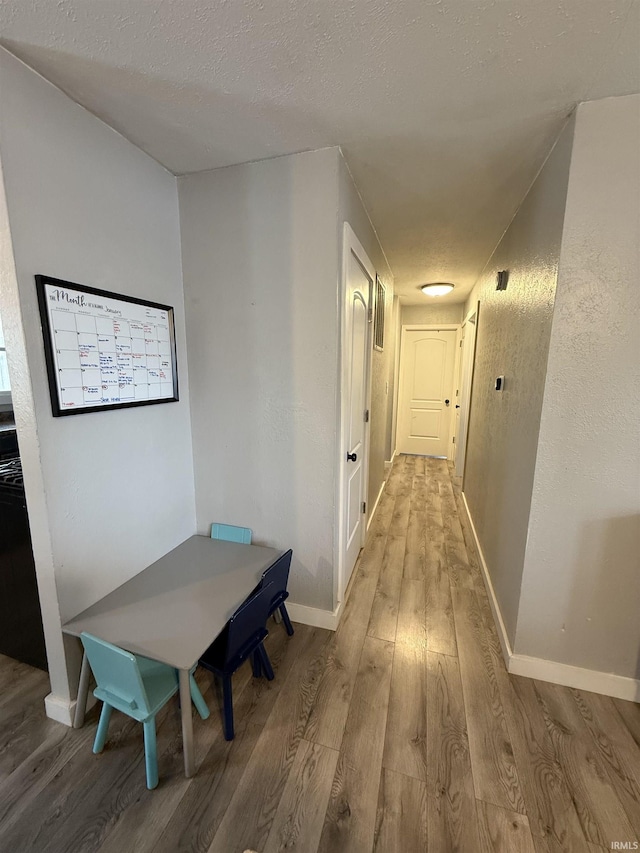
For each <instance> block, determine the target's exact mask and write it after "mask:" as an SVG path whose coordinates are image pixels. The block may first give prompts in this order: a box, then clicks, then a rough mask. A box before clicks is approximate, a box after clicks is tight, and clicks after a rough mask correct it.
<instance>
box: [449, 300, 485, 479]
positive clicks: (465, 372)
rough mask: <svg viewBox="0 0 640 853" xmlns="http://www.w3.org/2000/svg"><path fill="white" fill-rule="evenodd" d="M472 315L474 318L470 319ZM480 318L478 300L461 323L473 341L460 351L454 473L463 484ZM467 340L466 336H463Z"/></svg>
mask: <svg viewBox="0 0 640 853" xmlns="http://www.w3.org/2000/svg"><path fill="white" fill-rule="evenodd" d="M472 317H475V320H473V321H472ZM479 319H480V301H478V302H476V304H475V305H474V307H473V308H472V309H471V310H470V311H468V312H467V314H466V316H465V318H464V320H463V322H462V325H463V326H466V325H467V323H468V324H469V325H470V326H472V327H473V342H472V344H471V347H470V348H469V349H468V348H467V347H466V346H465V347H463V352H462V362H463V363H462V371H461V373H462V382H461V388H460V406H461V409H460V435H461V436H462V439H463V440H462V441H460V442H459V443H458V447H457V452H456V457H455V473H456V477H462V478H463V484H464V468H465V464H466V461H467V444H468V439H469V418H470V415H471V400H472V393H471V392H472V389H473V374H474V371H475V366H476V344H477V341H478V320H479ZM465 340H467V338H465Z"/></svg>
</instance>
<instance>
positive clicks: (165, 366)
mask: <svg viewBox="0 0 640 853" xmlns="http://www.w3.org/2000/svg"><path fill="white" fill-rule="evenodd" d="M49 282H55V283H49ZM61 284H65V283H60V282H58V281H57V280H50V279H49V280H46V282H45V283H44V303H45V306H46V310H47V317H48V326H49V332H50V335H51V343H52V346H51V355H52V356H53V373H54V377H55V384H56V390H57V393H58V400H59V406H60V410H61V412H66V411H69V410H78V409H87V408H91V409H94V408H96V407H98V408H101V407H109V406H111V407H112V406H122V405H135V404H136V403H144V402H153V401H157V402H163V401H169V400H174V399H177V397H176V393H175V390H176V386H175V376H174V354H173V347H172V334H171V332H172V316H171V312H172V309H170V308H166V309H165V308H162V307H159V306H154V305H152V304H145V303H138V302H137V301H136V302H130V301H128V300H127V301H125V300H122V299H118V298H117V297H115V296H111V295H106V294H105V295H104V296H101V298H100V299H98V297H97V296H96V295H95V294H101V293H103V292H100V291H93V292H92V295H91V298H88V297H84V296H83V297H80V296H79V295H78V292H77V291H76V290H74V289H72V288H70V287H68V286H67V287H62V286H61ZM66 284H67V285H68V283H66ZM86 292H87V293H89V291H88V289H87V291H86ZM50 372H51V371H50Z"/></svg>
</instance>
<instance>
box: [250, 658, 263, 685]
mask: <svg viewBox="0 0 640 853" xmlns="http://www.w3.org/2000/svg"><path fill="white" fill-rule="evenodd" d="M251 669H252V671H253V677H254V678H260V676H261V675H262V665H261V662H260V655H259V654H258V653H257V652H256V651H253V652H251Z"/></svg>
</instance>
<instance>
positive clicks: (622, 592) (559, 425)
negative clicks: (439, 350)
mask: <svg viewBox="0 0 640 853" xmlns="http://www.w3.org/2000/svg"><path fill="white" fill-rule="evenodd" d="M639 152H640V96H639V95H634V96H629V97H625V98H612V99H607V100H603V101H596V102H592V103H587V104H581V105H580V106H579V107H578V112H577V120H576V130H575V141H574V148H573V154H572V160H571V173H570V177H569V190H568V197H567V210H566V216H565V224H564V235H563V243H562V253H561V258H560V271H559V276H558V288H557V296H556V304H555V312H554V317H553V329H552V335H551V347H550V351H549V366H548V371H547V382H546V387H545V394H544V405H543V409H542V422H541V425H540V441H539V446H538V462H537V468H536V477H535V484H534V492H533V499H532V505H531V520H530V528H529V543H528V547H527V555H526V562H525V574H524V578H523V584H522V598H521V604H520V615H519V618H518V632H517V637H516V646H515V650H516V651H517V652H519V653H521V654H525V655H532V656H534V657H541V658H547V659H550V660H554V661H560V662H562V663H567V664H573V665H575V666H581V667H586V668H588V669H594V670H600V671H603V672H614V673H617V674H619V675H624V676H628V677H635V678H638V677H640V619H639V618H638V616H639V613H640V571H639V570H638V555H639V554H640V524H639V522H640V428H639V425H640V346H639V344H638V341H639V337H638V329H639V328H640V262H639V257H638V252H639V249H638V245H639V237H640V157H639ZM481 322H482V321H481Z"/></svg>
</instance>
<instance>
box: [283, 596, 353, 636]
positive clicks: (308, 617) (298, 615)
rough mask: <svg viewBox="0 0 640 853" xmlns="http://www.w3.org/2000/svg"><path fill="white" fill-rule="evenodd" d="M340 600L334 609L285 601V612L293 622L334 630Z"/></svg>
mask: <svg viewBox="0 0 640 853" xmlns="http://www.w3.org/2000/svg"><path fill="white" fill-rule="evenodd" d="M341 610H342V602H340V604H338V606H337V607H336V608H335V610H321V609H320V608H319V607H307V605H306V604H294V603H293V602H289V601H287V612H288V613H289V616H290V618H291V620H292V621H293V622H301V623H302V624H303V625H310V626H311V627H312V628H328V630H329V631H335V630H336V629H337V627H338V623H339V621H340V611H341Z"/></svg>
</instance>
